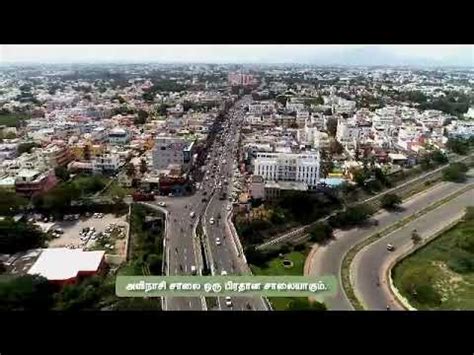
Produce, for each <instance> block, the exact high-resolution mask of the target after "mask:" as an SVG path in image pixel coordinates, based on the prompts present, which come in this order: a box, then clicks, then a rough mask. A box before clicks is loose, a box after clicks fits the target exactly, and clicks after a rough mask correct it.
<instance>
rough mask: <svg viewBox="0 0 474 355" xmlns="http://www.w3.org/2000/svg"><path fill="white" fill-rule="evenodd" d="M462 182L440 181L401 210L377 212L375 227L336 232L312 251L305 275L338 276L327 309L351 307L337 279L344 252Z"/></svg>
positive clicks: (440, 197)
mask: <svg viewBox="0 0 474 355" xmlns="http://www.w3.org/2000/svg"><path fill="white" fill-rule="evenodd" d="M465 186H466V185H465V184H457V183H451V182H442V183H439V184H437V185H435V186H434V187H432V188H429V189H428V190H425V191H424V192H421V193H419V194H417V195H414V196H412V197H411V198H409V199H408V200H406V201H404V203H403V204H402V205H401V207H402V208H403V210H402V211H401V212H395V213H394V212H390V213H389V212H386V211H382V212H379V213H377V214H376V215H375V216H374V218H375V219H376V220H377V221H378V222H379V223H378V225H377V226H367V227H361V228H353V229H351V230H348V231H337V232H336V233H335V240H333V241H331V242H330V243H328V244H327V245H325V246H320V247H318V248H317V250H316V251H315V252H314V253H313V254H312V256H311V259H310V260H308V263H309V268H308V269H309V274H310V275H312V276H323V275H334V276H336V277H337V278H338V279H339V288H338V292H337V295H335V296H334V297H331V298H327V299H326V300H325V302H326V305H327V307H328V309H331V310H352V309H353V307H352V305H351V303H350V301H349V299H348V298H347V296H346V294H345V293H344V291H343V288H342V283H341V280H340V276H341V270H342V261H343V258H344V256H345V255H346V253H347V252H348V251H349V250H350V249H351V248H352V247H353V246H354V245H356V244H357V243H359V242H361V241H363V240H364V239H366V238H368V237H369V236H370V235H372V234H374V233H376V232H380V231H382V230H383V229H384V228H386V227H387V226H389V225H391V224H393V223H395V222H397V221H398V220H400V219H403V218H405V217H408V216H410V215H412V214H413V213H415V212H417V211H420V210H422V209H424V208H426V207H427V206H429V205H430V204H432V203H433V202H436V201H438V200H441V199H443V198H445V197H447V196H449V195H451V194H452V193H454V192H455V191H457V190H460V189H462V188H464V187H465Z"/></svg>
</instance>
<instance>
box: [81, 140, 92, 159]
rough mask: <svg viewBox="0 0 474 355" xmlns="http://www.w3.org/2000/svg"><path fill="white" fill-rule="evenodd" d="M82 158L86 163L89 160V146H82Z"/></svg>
mask: <svg viewBox="0 0 474 355" xmlns="http://www.w3.org/2000/svg"><path fill="white" fill-rule="evenodd" d="M82 156H83V157H84V160H86V161H89V160H91V146H90V145H89V144H85V145H84V148H83V151H82Z"/></svg>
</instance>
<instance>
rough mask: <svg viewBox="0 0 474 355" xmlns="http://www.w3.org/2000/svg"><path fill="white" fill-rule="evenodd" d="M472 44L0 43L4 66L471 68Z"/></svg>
mask: <svg viewBox="0 0 474 355" xmlns="http://www.w3.org/2000/svg"><path fill="white" fill-rule="evenodd" d="M473 62H474V46H472V45H0V64H94V63H98V64H100V63H124V64H125V63H130V64H134V63H137V64H138V63H163V64H165V63H169V64H173V63H176V64H181V63H183V64H185V63H196V64H197V63H200V64H314V65H343V66H344V65H373V66H379V65H387V66H397V65H398V66H407V65H408V66H409V65H421V66H425V65H426V66H467V67H472V66H473Z"/></svg>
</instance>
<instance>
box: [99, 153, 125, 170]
mask: <svg viewBox="0 0 474 355" xmlns="http://www.w3.org/2000/svg"><path fill="white" fill-rule="evenodd" d="M119 166H120V158H119V156H118V155H117V154H103V155H100V156H97V157H95V158H93V159H92V172H94V173H113V172H115V171H117V170H118V168H119Z"/></svg>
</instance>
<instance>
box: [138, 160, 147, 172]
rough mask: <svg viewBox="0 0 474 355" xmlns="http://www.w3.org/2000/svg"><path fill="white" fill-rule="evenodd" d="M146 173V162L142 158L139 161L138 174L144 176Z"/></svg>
mask: <svg viewBox="0 0 474 355" xmlns="http://www.w3.org/2000/svg"><path fill="white" fill-rule="evenodd" d="M147 171H148V167H147V165H146V160H145V159H143V158H142V159H141V160H140V173H141V174H145V173H146V172H147Z"/></svg>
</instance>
